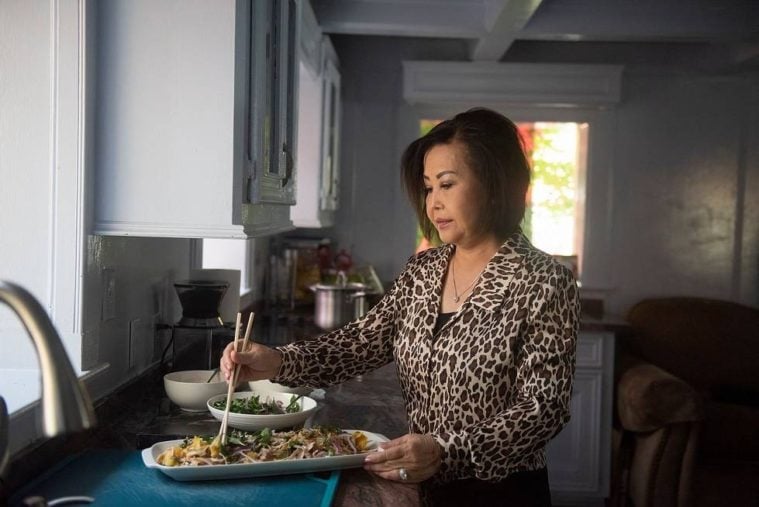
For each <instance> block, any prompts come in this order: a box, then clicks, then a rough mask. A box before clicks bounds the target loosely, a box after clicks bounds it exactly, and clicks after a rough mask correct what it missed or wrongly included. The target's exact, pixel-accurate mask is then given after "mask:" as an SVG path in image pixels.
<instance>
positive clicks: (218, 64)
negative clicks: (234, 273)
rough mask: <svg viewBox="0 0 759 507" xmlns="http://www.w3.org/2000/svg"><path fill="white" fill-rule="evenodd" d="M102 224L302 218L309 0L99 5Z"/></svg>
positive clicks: (237, 232)
mask: <svg viewBox="0 0 759 507" xmlns="http://www.w3.org/2000/svg"><path fill="white" fill-rule="evenodd" d="M98 11H99V12H98V25H97V26H98V44H97V47H96V48H94V49H95V51H96V52H97V65H96V73H97V74H96V75H97V79H96V82H97V90H96V93H95V97H96V98H95V101H96V104H97V107H96V108H95V109H96V111H97V112H96V115H97V118H96V125H97V128H96V132H97V134H96V148H95V175H94V180H95V198H94V232H95V233H96V234H104V235H135V236H161V237H184V238H191V237H195V238H214V237H215V238H246V237H253V236H260V235H265V234H272V233H276V232H280V231H284V230H288V229H291V228H292V222H291V220H290V209H291V206H292V205H293V204H294V203H295V167H296V154H297V132H296V130H297V123H298V122H297V93H298V91H297V90H298V41H299V38H300V34H299V20H300V12H299V11H300V2H297V1H296V0H266V1H264V0H236V1H234V0H223V1H213V2H211V1H206V2H186V1H183V0H113V1H110V2H103V3H100V4H98Z"/></svg>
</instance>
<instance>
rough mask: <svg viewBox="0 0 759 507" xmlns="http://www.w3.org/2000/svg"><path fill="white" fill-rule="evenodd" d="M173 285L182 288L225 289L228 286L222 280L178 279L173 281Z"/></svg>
mask: <svg viewBox="0 0 759 507" xmlns="http://www.w3.org/2000/svg"><path fill="white" fill-rule="evenodd" d="M174 287H180V288H183V289H184V288H188V289H195V288H197V289H226V288H227V287H229V283H227V282H225V281H222V280H218V281H214V280H180V281H178V282H175V283H174Z"/></svg>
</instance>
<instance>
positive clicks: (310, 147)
mask: <svg viewBox="0 0 759 507" xmlns="http://www.w3.org/2000/svg"><path fill="white" fill-rule="evenodd" d="M302 26H303V30H302V32H301V34H302V36H301V44H300V50H301V51H300V53H301V56H300V82H299V83H300V86H299V100H298V102H299V106H298V181H297V187H296V195H297V199H296V200H297V203H296V205H295V206H293V208H292V214H291V216H292V221H293V224H294V225H295V226H297V227H308V228H322V227H329V226H332V225H333V224H334V214H335V210H337V207H338V188H339V181H340V180H339V178H340V165H339V148H340V71H339V63H338V59H337V54H336V53H335V50H334V48H333V46H332V43H331V42H330V39H329V37H328V36H326V35H323V34H322V32H321V29H320V28H319V26H318V25H317V24H316V18H315V16H314V15H313V13H312V12H311V9H310V7H309V6H307V5H304V6H303V19H302Z"/></svg>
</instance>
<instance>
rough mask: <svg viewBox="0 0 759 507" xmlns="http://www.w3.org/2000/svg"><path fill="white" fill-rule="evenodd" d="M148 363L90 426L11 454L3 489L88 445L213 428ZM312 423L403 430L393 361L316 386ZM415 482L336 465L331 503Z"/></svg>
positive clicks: (263, 332) (305, 322)
mask: <svg viewBox="0 0 759 507" xmlns="http://www.w3.org/2000/svg"><path fill="white" fill-rule="evenodd" d="M257 321H258V322H257V326H256V327H255V328H254V336H255V337H256V339H257V340H258V341H260V342H262V343H267V344H269V345H280V344H284V343H289V342H292V341H295V340H298V339H303V338H308V337H312V336H317V335H319V334H321V333H322V331H320V330H318V329H317V328H316V327H315V326H313V321H312V320H311V319H310V318H309V317H308V316H303V315H299V316H291V317H289V318H282V319H264V318H262V319H257ZM166 370H167V368H165V367H164V368H162V367H155V368H153V369H151V370H149V371H148V372H146V373H145V374H143V375H141V376H140V377H138V378H136V379H134V380H133V381H131V382H130V383H129V384H128V385H126V386H124V387H122V388H121V389H119V390H118V391H117V392H115V393H113V394H111V395H110V396H108V397H107V398H106V399H104V400H101V401H100V402H99V403H98V404H97V406H96V414H97V418H98V426H97V427H96V428H94V429H92V430H89V431H87V432H84V433H80V434H77V435H73V436H69V437H56V438H54V439H50V440H48V441H45V442H44V443H42V444H41V445H39V446H38V447H36V448H35V449H30V450H28V451H26V452H23V453H21V455H19V456H16V457H15V459H14V461H13V462H11V465H10V467H9V474H8V480H7V482H6V489H5V490H4V491H3V495H8V494H9V492H10V493H12V492H13V491H15V490H16V489H18V488H20V487H21V486H23V485H24V484H26V483H27V482H28V481H29V480H30V479H31V478H33V477H36V476H37V475H39V474H40V473H41V472H42V471H44V470H45V469H47V468H49V467H50V466H51V465H53V464H55V463H56V462H58V461H60V460H61V459H63V458H64V457H66V456H68V455H71V454H74V453H77V452H80V451H82V450H84V449H88V448H95V449H99V448H119V449H142V448H146V447H149V446H150V445H152V444H153V443H154V442H157V441H161V440H170V439H172V438H183V437H184V436H186V435H192V434H216V433H217V432H218V430H219V422H218V421H217V420H216V419H214V418H213V417H212V416H211V415H210V414H207V413H201V414H197V413H188V412H183V411H182V410H180V409H179V408H178V407H177V406H175V405H173V404H172V403H171V402H170V401H169V400H168V398H166V395H165V392H164V389H163V372H164V371H166ZM318 401H319V404H320V408H319V410H317V412H316V414H314V416H313V417H312V421H311V423H312V424H332V425H336V426H339V427H343V428H354V429H364V430H367V431H372V432H374V433H380V434H383V435H385V436H387V437H388V438H396V437H399V436H401V435H403V434H405V433H406V432H407V423H406V417H405V410H404V405H403V399H402V396H401V392H400V387H399V385H398V379H397V374H396V370H395V365H394V364H388V365H386V366H384V367H382V368H380V369H378V370H376V371H374V372H371V373H369V374H367V375H364V376H362V377H361V378H356V379H353V380H350V381H348V382H344V383H343V384H340V385H337V386H332V387H329V388H327V389H325V390H324V398H323V399H321V400H318ZM418 503H419V502H418V496H417V488H416V486H415V485H412V484H401V483H397V482H392V481H387V480H384V479H381V478H379V477H376V476H374V475H371V474H369V473H368V472H366V471H364V470H363V469H360V468H359V469H352V470H344V471H343V472H342V475H341V479H340V483H339V486H338V490H337V492H336V495H335V501H334V505H338V506H375V505H376V506H379V505H393V506H401V507H402V506H416V505H418Z"/></svg>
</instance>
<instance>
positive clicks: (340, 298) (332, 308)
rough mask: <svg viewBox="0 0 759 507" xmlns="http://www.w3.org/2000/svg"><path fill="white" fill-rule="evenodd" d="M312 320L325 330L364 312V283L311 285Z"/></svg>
mask: <svg viewBox="0 0 759 507" xmlns="http://www.w3.org/2000/svg"><path fill="white" fill-rule="evenodd" d="M310 288H311V290H312V291H314V300H315V308H314V322H315V323H316V325H317V326H319V327H320V328H321V329H324V330H325V331H331V330H332V329H337V328H338V327H341V326H343V325H345V324H347V323H348V322H350V321H352V320H354V319H357V318H359V317H362V316H363V315H364V314H365V313H366V285H365V284H363V283H345V284H341V283H338V284H335V285H331V284H323V283H318V284H316V285H312V286H311V287H310Z"/></svg>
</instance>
